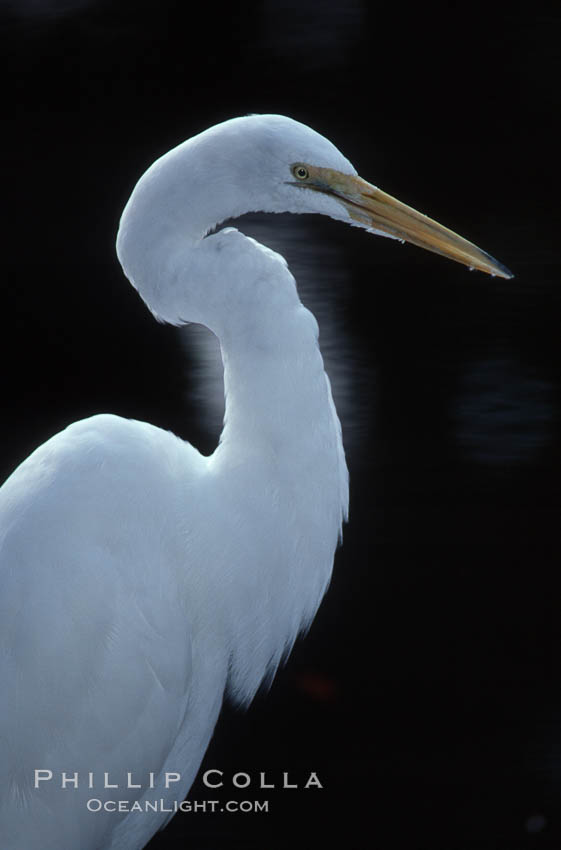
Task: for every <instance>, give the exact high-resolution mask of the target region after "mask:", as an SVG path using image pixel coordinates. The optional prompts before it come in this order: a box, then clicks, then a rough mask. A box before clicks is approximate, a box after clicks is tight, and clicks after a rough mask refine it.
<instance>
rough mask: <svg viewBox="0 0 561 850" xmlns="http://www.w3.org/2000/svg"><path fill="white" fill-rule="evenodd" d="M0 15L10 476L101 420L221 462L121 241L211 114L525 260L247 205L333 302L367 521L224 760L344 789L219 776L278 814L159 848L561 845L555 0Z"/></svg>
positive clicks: (354, 527)
mask: <svg viewBox="0 0 561 850" xmlns="http://www.w3.org/2000/svg"><path fill="white" fill-rule="evenodd" d="M0 8H1V11H2V18H1V20H2V40H3V50H2V59H1V60H0V62H1V63H2V68H1V73H2V81H3V83H4V89H5V94H4V96H3V101H2V112H3V117H4V119H5V121H4V126H5V129H4V132H3V141H4V142H5V153H4V157H3V163H2V165H3V172H4V173H3V177H2V189H3V192H2V194H3V202H4V203H3V206H4V210H5V222H4V234H3V235H4V237H5V239H4V249H3V267H4V274H3V286H2V311H1V336H0V344H1V354H0V356H1V358H2V363H3V370H2V401H3V416H2V418H1V422H0V427H1V429H2V434H1V440H0V446H1V452H0V467H1V469H0V471H1V473H2V477H3V478H4V477H6V476H7V475H8V474H9V473H10V471H11V470H12V469H13V468H14V467H15V466H16V465H17V464H18V463H19V462H20V461H21V460H23V459H24V458H25V457H26V456H27V455H28V454H29V453H30V452H31V451H32V450H33V448H34V447H36V446H37V445H38V444H39V443H41V442H42V441H44V440H45V439H46V438H48V437H49V436H51V435H52V434H53V433H55V432H56V431H58V430H60V429H61V428H63V427H64V426H65V425H67V424H68V423H69V422H71V421H73V420H75V419H78V418H81V417H84V416H88V415H90V414H93V413H97V412H102V411H107V412H113V413H117V414H120V415H122V416H128V417H134V418H138V419H142V420H147V421H150V422H153V423H155V424H157V425H160V426H162V427H164V428H169V429H172V430H173V431H175V432H176V433H178V434H180V435H181V436H182V437H184V438H185V439H188V440H190V441H191V442H193V443H194V444H195V445H197V446H198V447H199V448H201V449H202V450H204V451H207V452H208V451H211V450H212V448H213V445H214V443H215V441H216V435H217V428H218V426H217V419H218V418H219V412H218V413H216V411H215V412H214V413H212V414H205V410H206V409H208V408H209V407H210V406H211V401H210V398H209V397H208V394H205V393H206V391H205V383H204V374H207V373H204V372H201V367H200V358H201V356H202V355H201V353H200V352H199V353H197V350H196V346H195V347H193V346H192V344H191V342H190V341H189V339H186V337H185V335H186V334H188V333H189V331H188V330H183V331H176V330H174V329H172V328H169V327H164V326H159V325H158V324H157V323H156V322H155V321H154V320H153V319H152V317H151V316H150V315H149V313H148V312H147V310H146V309H145V307H144V306H143V305H142V304H141V302H140V300H139V299H138V296H137V295H136V294H135V293H134V291H133V290H132V288H131V287H130V286H129V285H128V284H127V282H126V281H125V279H124V277H123V276H122V273H121V271H120V268H119V266H118V263H117V260H116V258H115V255H114V238H115V233H116V228H117V224H118V219H119V215H120V212H121V210H122V208H123V206H124V204H125V202H126V200H127V198H128V195H129V193H130V191H131V189H132V187H133V185H134V183H135V182H136V180H137V179H138V177H139V176H140V174H141V173H142V172H143V171H144V170H145V168H146V167H147V166H148V165H149V164H150V163H151V162H152V161H153V160H154V159H155V158H156V157H157V156H159V155H160V154H162V153H163V152H165V151H166V150H167V149H169V148H170V147H171V146H173V145H175V144H177V143H179V142H180V141H182V140H183V139H185V138H187V137H189V136H190V135H193V134H194V133H196V132H199V131H200V130H202V129H204V128H206V127H207V126H210V125H212V124H214V123H216V122H218V121H221V120H224V119H226V118H229V117H232V116H235V115H240V114H245V113H248V112H280V113H285V114H288V115H291V116H292V117H294V118H297V119H299V120H301V121H304V122H305V123H307V124H309V125H310V126H312V127H314V128H315V129H317V130H318V131H320V132H322V133H323V134H324V135H327V136H328V137H329V138H331V139H332V141H334V142H335V144H337V146H338V147H339V148H341V149H342V151H343V152H344V153H345V154H346V155H347V156H348V157H349V158H350V159H351V161H353V163H354V164H355V165H356V167H357V168H358V170H359V173H361V174H362V176H363V177H365V178H366V179H368V180H371V181H372V182H374V183H376V184H378V185H380V186H381V187H382V188H384V189H385V190H386V191H389V192H391V193H392V194H395V195H396V196H398V197H399V198H401V199H402V200H403V201H405V202H407V203H410V204H412V205H413V206H415V207H417V208H420V209H421V210H423V211H425V212H427V213H429V214H431V215H433V216H434V217H435V218H437V219H438V220H440V221H442V223H444V224H446V225H447V226H449V227H452V228H453V229H454V230H456V231H458V232H459V233H461V234H462V235H463V236H465V237H467V238H469V239H471V240H473V241H474V242H475V243H476V244H479V245H480V246H481V247H482V248H484V249H485V250H488V251H489V252H490V253H492V254H493V255H495V256H496V257H497V258H499V259H500V260H501V261H502V262H504V263H505V264H506V265H507V266H509V267H510V268H511V269H512V270H513V272H514V273H515V275H516V277H515V278H514V279H513V280H509V281H504V280H499V279H491V278H489V277H486V276H483V275H482V274H477V273H473V274H470V273H469V272H468V271H467V269H465V268H463V267H461V266H458V265H455V264H453V263H451V262H448V261H445V260H443V259H442V258H440V257H436V256H435V255H429V254H424V253H422V252H421V251H419V250H418V249H415V248H412V247H409V246H407V247H400V246H399V245H398V244H397V243H394V242H392V241H390V240H382V239H376V238H374V237H370V236H368V235H367V234H365V233H361V232H359V231H357V230H356V229H351V228H344V227H343V226H342V225H340V224H339V223H336V222H333V221H330V220H323V219H318V220H316V219H315V218H311V217H310V218H306V220H303V219H302V220H298V221H293V220H291V219H290V218H289V217H280V218H272V217H271V218H268V219H267V218H262V219H259V218H257V219H256V218H255V217H253V218H252V220H250V221H248V222H247V228H245V229H246V232H257V233H258V235H259V237H260V238H261V239H262V240H263V241H265V242H267V243H268V244H270V245H271V246H273V247H275V248H278V249H279V250H281V252H282V253H284V254H285V256H286V257H287V259H288V260H289V262H290V264H291V266H292V268H293V270H294V271H295V273H296V276H297V279H298V280H299V282H300V284H301V291H302V296H303V298H304V300H305V301H306V303H307V304H309V305H310V306H311V307H312V309H313V310H314V312H316V313H317V314H318V318H319V320H320V324H321V327H322V344H323V345H324V347H325V351H326V359H327V362H328V369H329V371H330V372H331V373H332V374H333V375H334V378H335V379H334V388H335V393H336V397H337V402H338V407H339V410H340V413H341V418H342V420H343V428H344V434H345V442H346V445H347V449H348V459H349V466H350V471H351V521H350V524H349V525H348V526H347V528H346V531H345V543H344V547H343V548H342V549H341V550H340V551H339V553H338V556H337V561H336V568H335V573H334V579H333V582H332V586H331V588H330V591H329V593H328V596H327V597H326V600H325V602H324V604H323V606H322V608H321V610H320V613H319V614H318V617H317V619H316V621H315V623H314V625H313V627H312V630H311V632H310V634H309V635H308V637H307V638H306V640H305V641H302V642H300V643H299V644H298V645H297V647H296V648H295V651H294V652H293V655H292V657H291V659H290V661H289V663H288V665H287V666H286V668H284V669H283V670H282V671H281V672H280V673H279V675H278V676H277V679H276V681H275V683H274V685H273V687H272V690H271V691H270V693H269V694H268V695H266V696H264V697H259V698H258V699H257V700H256V702H255V703H254V705H253V706H252V707H251V709H250V710H249V711H248V712H247V713H240V712H236V711H234V710H232V709H227V710H226V711H225V713H224V715H223V717H222V719H221V721H220V723H219V726H218V729H217V733H216V735H215V738H214V740H213V742H212V744H211V747H210V750H209V753H208V754H207V757H206V759H205V766H206V767H217V768H219V769H222V770H224V772H225V775H226V776H229V775H231V774H232V773H234V772H236V771H248V772H250V773H252V774H253V775H254V776H257V775H258V773H259V771H267V775H268V779H269V778H270V777H273V778H274V779H275V780H276V781H277V782H279V781H280V780H281V779H282V771H284V770H287V771H290V774H291V780H292V779H294V780H295V781H300V782H304V781H305V779H306V777H307V775H308V773H309V772H310V771H316V772H317V773H318V774H319V776H320V778H321V780H322V782H323V784H324V786H325V787H324V790H322V791H314V790H309V791H304V790H301V789H300V790H296V791H282V792H281V791H279V792H275V793H271V792H266V791H259V790H258V789H256V788H252V789H248V790H247V791H245V792H242V791H236V789H233V788H231V787H226V788H224V789H223V793H222V794H221V796H220V798H219V799H220V800H221V801H222V802H224V801H225V800H228V799H250V800H253V799H269V801H270V813H269V814H268V815H265V814H246V815H228V816H226V815H225V814H222V815H220V814H217V815H209V814H206V815H203V814H197V815H186V814H180V815H178V816H176V818H175V819H174V820H173V821H172V823H171V825H170V826H169V827H168V829H167V830H166V831H165V832H164V833H162V834H161V835H159V836H157V837H156V838H155V839H154V840H153V842H152V843H151V844H150V848H153V850H164V848H174V849H175V850H178V848H192V850H199V848H200V849H201V850H203V848H205V849H206V848H209V849H210V848H213V850H216V848H224V850H226V848H244V850H254V848H260V850H276V848H294V850H299V848H309V847H314V848H316V847H318V848H319V847H329V848H332V847H333V848H335V847H348V848H356V850H363V848H369V847H375V848H381V850H393V848H396V850H405V848H407V850H437V848H447V850H487V849H488V848H489V850H490V849H491V848H493V850H495V848H496V850H519V848H520V849H521V848H534V847H535V848H558V847H560V846H561V811H560V792H561V735H560V732H561V689H560V686H559V680H560V675H559V674H560V671H561V665H560V661H561V651H560V646H561V644H560V637H561V635H560V632H561V618H560V616H559V606H560V593H559V591H560V581H559V577H558V576H559V554H560V544H559V538H560V534H559V519H558V517H559V502H560V496H561V483H560V466H561V464H560V448H561V446H560V439H559V433H560V431H559V419H560V415H561V398H560V381H559V374H560V369H559V367H560V365H561V350H560V344H559V320H560V312H561V296H560V289H559V254H558V251H557V244H558V239H559V216H558V209H559V180H558V161H559V137H558V135H557V134H556V132H555V120H554V117H555V115H556V114H558V112H559V105H560V104H559V99H558V91H559V71H560V67H559V66H560V63H559V44H560V40H561V39H560V37H561V32H560V30H561V13H560V12H559V6H558V4H556V3H551V4H550V5H548V4H546V3H532V4H530V3H516V2H511V3H508V4H505V5H504V6H503V5H502V4H496V3H490V2H489V3H487V4H486V5H485V6H481V7H480V6H477V5H475V4H473V3H463V2H462V3H455V2H449V3H441V2H436V3H430V4H427V3H416V4H412V5H409V4H404V3H399V4H389V3H383V4H382V3H368V2H366V0H363V2H359V0H351V2H346V3H342V2H333V3H319V2H318V3H312V2H309V0H308V2H306V1H305V2H298V3H297V2H294V0H284V2H275V1H274V0H270V2H248V3H244V4H240V5H237V4H225V3H220V2H218V3H202V4H197V5H191V4H188V3H178V2H171V0H160V2H148V0H136V2H129V0H123V1H122V2H120V0H115V1H114V2H109V0H19V2H16V0H13V2H8V0H3V2H1V3H0ZM299 218H301V217H299ZM240 227H241V228H242V229H244V223H242V224H240ZM252 228H253V230H252ZM197 375H198V376H199V378H198V379H197V380H198V382H197V380H196V376H197ZM201 375H203V380H201ZM214 382H215V383H216V380H215V379H214ZM205 400H206V402H207V403H205ZM250 792H251V793H250ZM215 797H216V795H215V794H209V792H208V791H207V790H205V789H204V788H203V787H202V784H201V783H200V780H199V781H197V783H196V784H195V786H194V788H193V798H197V799H201V800H203V799H213V798H215Z"/></svg>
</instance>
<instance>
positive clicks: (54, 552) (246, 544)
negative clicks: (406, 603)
mask: <svg viewBox="0 0 561 850" xmlns="http://www.w3.org/2000/svg"><path fill="white" fill-rule="evenodd" d="M298 160H311V161H313V162H315V163H317V164H319V165H324V166H327V167H336V168H338V169H340V170H345V169H346V170H347V171H348V173H354V170H353V169H352V166H350V164H349V163H348V162H347V160H345V159H344V157H342V156H341V154H340V153H339V152H338V151H337V150H336V149H335V148H334V147H333V146H332V145H331V144H330V143H329V142H328V141H327V140H325V139H323V138H322V137H321V136H318V135H317V134H316V133H314V132H313V131H311V130H309V129H308V128H306V127H303V125H300V124H297V123H296V122H292V121H290V120H289V119H285V118H281V117H279V116H253V117H250V118H246V119H235V120H234V121H231V122H227V123H226V124H223V125H220V126H219V127H217V128H213V129H212V130H210V131H207V132H206V133H203V134H201V135H200V136H198V137H196V138H195V139H192V140H190V141H189V142H186V143H185V144H184V145H180V146H179V147H178V148H176V149H175V150H173V151H171V152H170V153H169V154H167V155H166V156H164V157H162V159H160V160H158V161H157V162H156V163H155V164H154V165H153V166H152V167H151V168H150V169H149V170H148V172H147V173H146V174H145V175H144V177H143V178H142V179H141V180H140V181H139V184H138V185H137V187H136V189H135V191H134V192H133V195H132V197H131V200H130V201H129V203H128V205H127V207H126V209H125V212H124V214H123V219H122V222H121V228H120V231H119V237H118V253H119V258H120V260H121V263H122V265H123V268H124V270H125V272H126V274H127V276H128V277H129V279H130V280H131V282H132V283H133V285H134V286H135V287H136V288H137V289H138V291H139V292H140V294H141V296H142V297H143V298H144V300H145V301H146V302H147V304H148V306H149V307H150V309H151V310H152V311H153V312H154V313H155V314H156V315H157V316H158V317H159V318H162V319H163V320H165V321H168V322H172V323H176V324H179V323H181V322H183V321H194V322H201V323H203V324H205V325H207V326H208V327H209V328H210V329H211V330H213V331H214V333H216V334H217V336H218V337H219V339H220V342H221V347H222V354H223V361H224V378H225V393H226V417H225V425H224V430H223V433H222V436H221V440H220V444H219V446H218V448H217V449H216V451H215V452H214V454H213V455H211V456H210V457H208V458H207V457H203V456H201V455H200V454H199V453H198V452H197V451H196V450H195V449H194V448H193V447H192V446H190V445H189V444H186V443H184V442H182V441H181V440H179V439H178V438H176V437H175V436H173V435H172V434H170V433H167V432H164V431H161V430H159V429H157V428H154V427H153V426H151V425H148V424H144V423H140V422H134V421H128V420H123V419H120V418H118V417H115V416H110V415H101V416H95V417H93V418H91V419H88V420H84V421H82V422H78V423H75V424H73V425H71V426H70V427H69V428H67V429H66V430H65V431H63V432H62V433H60V434H58V435H57V436H55V437H53V438H52V439H51V440H49V441H48V442H47V443H45V444H44V445H43V446H41V447H40V448H39V449H38V450H37V451H36V452H34V453H33V454H32V455H31V456H30V457H29V458H28V459H27V460H26V461H25V463H23V464H22V465H21V466H20V467H19V468H18V469H17V470H16V471H15V472H14V473H13V475H12V476H11V477H10V478H9V479H8V481H7V482H6V483H5V484H4V486H3V487H2V489H1V490H0V581H1V587H2V594H1V601H0V670H1V676H2V690H1V696H0V736H1V747H2V752H1V758H0V834H1V835H2V840H1V842H0V843H1V846H2V848H3V850H98V848H107V850H109V848H110V849H111V850H139V848H141V847H143V846H144V844H145V843H146V842H147V841H148V840H149V838H150V837H151V836H152V835H153V833H154V832H155V831H156V830H157V828H158V827H160V826H161V825H162V824H163V822H164V821H165V818H166V815H165V814H161V813H160V814H143V815H138V814H135V815H129V816H127V815H126V814H119V813H106V812H105V813H104V812H98V813H95V814H94V813H91V812H89V811H88V810H87V807H86V801H87V800H88V799H90V798H91V797H92V796H95V797H96V798H99V799H101V800H103V799H107V798H109V799H113V798H115V794H116V793H118V792H116V791H114V790H104V789H103V788H100V787H99V785H97V786H96V788H95V791H92V790H91V789H88V788H87V782H86V781H84V782H81V783H80V787H79V788H78V789H74V788H71V787H69V788H67V789H64V790H63V789H61V788H60V775H61V772H62V771H66V772H67V773H69V772H75V771H76V772H78V773H79V775H80V777H87V774H88V772H93V773H94V774H95V775H96V776H98V777H102V776H103V774H104V773H105V772H108V773H109V774H110V776H111V777H112V781H116V782H118V783H120V785H121V787H124V786H125V785H126V781H127V773H128V772H133V774H134V775H136V776H144V777H147V776H148V773H149V772H153V773H155V775H156V776H157V777H158V778H157V782H156V788H155V789H153V790H146V789H145V788H144V789H142V790H141V791H127V792H126V797H127V799H129V800H133V799H134V796H135V795H136V797H137V798H138V799H139V800H142V799H143V798H158V799H159V798H164V799H166V798H167V799H168V800H169V799H177V800H181V799H182V798H183V796H184V795H185V794H186V792H187V790H188V788H189V787H190V785H191V783H192V781H193V779H194V777H195V774H196V772H197V770H198V767H199V764H200V761H201V759H202V756H203V755H204V752H205V749H206V746H207V744H208V741H209V738H210V736H211V735H212V731H213V728H214V725H215V722H216V718H217V716H218V713H219V711H220V706H221V703H222V699H223V695H224V692H225V690H227V691H228V692H229V693H230V695H231V696H232V697H233V698H234V699H236V700H239V701H242V702H246V701H249V700H250V699H251V698H252V697H253V695H254V693H255V691H256V689H257V688H258V686H259V684H260V682H261V681H262V679H263V678H264V677H265V676H266V675H267V674H270V673H273V672H274V670H275V669H276V666H277V665H278V663H279V661H280V659H281V657H282V656H283V654H284V653H286V652H287V651H288V650H289V649H290V647H291V646H292V643H293V641H294V639H295V638H296V636H297V634H298V632H299V631H300V630H301V629H302V628H303V627H305V626H306V625H307V624H308V623H309V622H310V621H311V619H312V618H313V616H314V614H315V611H316V609H317V606H318V605H319V602H320V600H321V597H322V595H323V593H324V591H325V589H326V586H327V584H328V582H329V578H330V574H331V569H332V564H333V555H334V552H335V548H336V546H337V540H338V537H339V535H340V530H341V523H342V520H343V518H344V516H345V515H346V511H347V499H348V485H347V471H346V466H345V460H344V454H343V448H342V442H341V431H340V425H339V421H338V419H337V416H336V413H335V408H334V405H333V401H332V398H331V392H330V388H329V382H328V379H327V377H326V375H325V372H324V369H323V363H322V359H321V355H320V352H319V348H318V343H317V324H316V322H315V319H314V318H313V316H312V315H311V314H310V313H309V312H308V311H307V310H306V309H305V308H304V307H303V306H302V304H301V303H300V301H299V299H298V295H297V292H296V287H295V283H294V280H293V278H292V276H291V274H290V272H289V271H288V269H287V267H286V263H285V262H284V260H283V259H282V257H280V256H279V255H277V254H274V253H273V252H271V251H269V250H268V249H266V248H264V247H262V246H260V245H259V244H257V243H256V242H254V241H253V240H250V239H247V238H246V237H245V236H243V235H242V234H240V233H238V231H236V230H232V229H227V230H223V231H219V232H218V233H215V234H213V235H210V236H208V237H206V238H204V237H205V234H206V233H208V231H209V230H211V229H212V228H213V227H214V226H215V225H217V224H219V223H220V222H221V221H223V220H224V219H225V218H227V217H231V216H235V215H239V214H241V213H243V212H247V211H252V210H265V211H272V212H277V211H282V210H284V211H293V212H314V211H316V212H324V213H327V214H329V215H333V216H334V217H340V218H344V219H345V220H348V218H347V216H346V213H345V211H344V209H343V208H341V207H339V205H337V203H336V202H335V201H334V200H331V199H329V198H327V197H325V196H323V195H319V194H312V193H307V194H308V196H309V195H310V194H311V199H310V197H306V198H303V196H302V193H300V192H299V191H298V189H297V187H296V188H295V187H294V186H290V185H289V184H288V181H287V179H285V178H286V174H287V169H288V168H289V165H290V163H291V162H293V161H298ZM277 172H278V173H277ZM304 202H305V203H304ZM35 769H50V770H52V771H53V775H54V777H55V778H56V780H57V781H53V782H50V783H42V784H41V786H40V788H39V789H36V788H34V787H33V780H34V770H35ZM165 771H178V772H180V773H181V776H182V781H181V783H180V784H179V785H174V786H172V788H171V789H170V790H169V791H167V792H166V790H165V789H164V787H163V774H164V772H165ZM115 777H116V779H115ZM121 796H123V795H122V794H121Z"/></svg>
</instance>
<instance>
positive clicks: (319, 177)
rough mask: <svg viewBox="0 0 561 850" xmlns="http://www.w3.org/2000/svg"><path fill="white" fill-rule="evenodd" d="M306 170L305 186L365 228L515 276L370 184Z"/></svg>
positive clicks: (474, 266)
mask: <svg viewBox="0 0 561 850" xmlns="http://www.w3.org/2000/svg"><path fill="white" fill-rule="evenodd" d="M306 169H307V172H308V175H309V176H308V177H307V179H306V180H305V181H302V182H303V185H307V186H309V188H310V189H315V190H316V191H320V192H325V193H326V194H329V195H332V196H334V197H336V198H337V199H338V200H339V201H341V203H342V204H343V205H344V206H345V208H346V209H347V212H348V214H349V216H350V217H351V218H352V219H353V220H354V221H356V222H357V224H360V225H361V226H362V227H366V228H367V229H369V230H373V231H375V232H377V233H380V234H383V235H386V236H391V237H393V238H394V239H400V240H405V241H407V242H411V243H413V245H418V246H419V247H420V248H426V250H427V251H434V253H435V254H442V256H443V257H449V258H450V259H451V260H455V261H456V262H457V263H463V264H464V265H466V266H469V267H470V268H471V269H479V270H480V271H483V272H487V274H490V275H496V276H497V277H503V278H511V277H513V276H514V275H513V274H512V273H511V272H510V271H509V270H508V269H507V268H506V267H505V266H503V265H502V264H501V263H499V262H498V261H497V260H495V259H494V257H491V256H490V255H489V254H487V253H485V251H482V250H481V249H480V248H478V247H477V246H476V245H474V244H473V243H472V242H468V241H467V239H463V238H462V237H461V236H458V234H457V233H454V232H453V231H452V230H448V228H446V227H443V226H442V225H441V224H438V222H436V221H433V219H432V218H428V216H426V215H423V214H422V213H420V212H417V211H416V210H414V209H413V208H412V207H408V206H407V205H406V204H402V203H401V201H398V200H397V199H396V198H393V197H392V196H391V195H387V194H386V193H385V192H382V191H381V189H378V188H377V187H376V186H372V185H371V184H370V183H367V182H366V180H362V178H360V177H354V176H352V175H348V174H342V173H341V172H339V171H335V170H334V169H330V168H318V167H314V166H306Z"/></svg>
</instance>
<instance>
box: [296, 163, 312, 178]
mask: <svg viewBox="0 0 561 850" xmlns="http://www.w3.org/2000/svg"><path fill="white" fill-rule="evenodd" d="M292 173H293V174H294V176H295V177H296V178H297V180H307V179H308V177H309V176H310V172H309V171H308V169H307V168H306V167H305V166H304V165H293V166H292Z"/></svg>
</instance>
